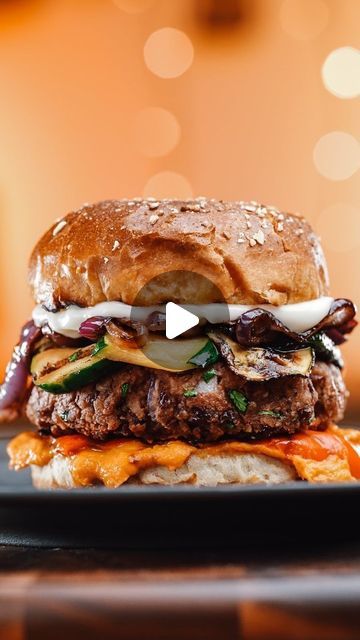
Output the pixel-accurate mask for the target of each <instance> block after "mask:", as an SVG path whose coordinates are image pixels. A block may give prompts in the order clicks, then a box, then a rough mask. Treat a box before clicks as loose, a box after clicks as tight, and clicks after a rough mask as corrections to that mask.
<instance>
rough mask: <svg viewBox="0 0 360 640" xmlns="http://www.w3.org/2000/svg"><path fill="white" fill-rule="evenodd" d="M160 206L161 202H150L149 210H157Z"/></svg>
mask: <svg viewBox="0 0 360 640" xmlns="http://www.w3.org/2000/svg"><path fill="white" fill-rule="evenodd" d="M159 204H160V203H159V202H150V203H149V209H157V208H158V206H159Z"/></svg>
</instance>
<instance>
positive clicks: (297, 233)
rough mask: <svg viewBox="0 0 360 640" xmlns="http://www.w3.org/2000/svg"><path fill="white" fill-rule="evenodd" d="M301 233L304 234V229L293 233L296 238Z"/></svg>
mask: <svg viewBox="0 0 360 640" xmlns="http://www.w3.org/2000/svg"><path fill="white" fill-rule="evenodd" d="M303 233H304V229H296V231H295V235H296V236H301V235H302V234H303Z"/></svg>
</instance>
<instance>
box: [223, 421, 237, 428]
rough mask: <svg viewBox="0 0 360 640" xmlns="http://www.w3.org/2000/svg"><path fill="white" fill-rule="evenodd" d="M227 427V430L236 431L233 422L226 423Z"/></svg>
mask: <svg viewBox="0 0 360 640" xmlns="http://www.w3.org/2000/svg"><path fill="white" fill-rule="evenodd" d="M225 427H226V428H227V429H234V428H235V425H234V423H233V422H226V424H225Z"/></svg>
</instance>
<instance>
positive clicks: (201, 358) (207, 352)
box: [188, 340, 219, 367]
mask: <svg viewBox="0 0 360 640" xmlns="http://www.w3.org/2000/svg"><path fill="white" fill-rule="evenodd" d="M218 358H219V353H218V350H217V348H216V347H215V345H214V343H213V342H211V340H208V341H207V343H206V345H205V346H204V347H203V348H202V349H200V351H198V353H195V355H194V356H192V358H190V360H188V362H189V363H190V364H196V365H197V366H198V367H207V366H208V365H210V364H214V363H215V362H217V360H218Z"/></svg>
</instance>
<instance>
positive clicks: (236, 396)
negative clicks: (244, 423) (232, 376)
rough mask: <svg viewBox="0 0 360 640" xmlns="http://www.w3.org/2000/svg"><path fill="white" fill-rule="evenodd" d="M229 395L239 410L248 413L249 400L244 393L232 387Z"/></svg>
mask: <svg viewBox="0 0 360 640" xmlns="http://www.w3.org/2000/svg"><path fill="white" fill-rule="evenodd" d="M229 397H230V400H231V402H232V403H233V405H234V407H235V408H236V409H237V410H238V411H239V413H246V410H247V408H248V404H249V400H248V399H247V397H246V396H245V395H244V394H243V393H241V391H236V389H231V391H229Z"/></svg>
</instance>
